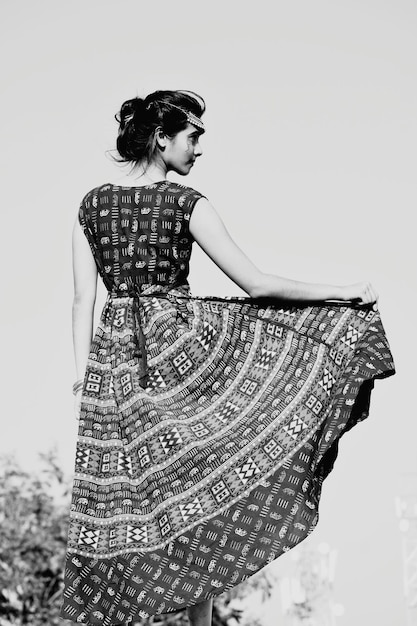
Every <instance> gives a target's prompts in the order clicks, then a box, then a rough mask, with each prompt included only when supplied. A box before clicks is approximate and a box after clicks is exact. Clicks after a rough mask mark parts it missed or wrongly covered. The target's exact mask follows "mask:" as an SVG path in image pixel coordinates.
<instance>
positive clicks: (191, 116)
mask: <svg viewBox="0 0 417 626" xmlns="http://www.w3.org/2000/svg"><path fill="white" fill-rule="evenodd" d="M166 104H168V106H170V107H175V108H176V109H179V110H180V111H182V112H183V113H184V114H185V115H186V117H187V122H189V123H190V124H192V125H193V126H197V128H201V130H205V128H204V124H203V122H202V120H201V119H200V118H199V117H197V115H194V113H191V111H187V110H186V109H183V108H182V107H179V106H177V105H176V104H171V102H166Z"/></svg>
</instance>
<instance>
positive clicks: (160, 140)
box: [155, 126, 168, 150]
mask: <svg viewBox="0 0 417 626" xmlns="http://www.w3.org/2000/svg"><path fill="white" fill-rule="evenodd" d="M155 141H156V145H157V146H158V148H159V149H160V150H165V148H166V146H167V141H168V137H167V135H165V133H164V132H163V130H162V128H161V126H158V127H157V128H156V129H155Z"/></svg>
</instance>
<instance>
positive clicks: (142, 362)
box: [109, 286, 190, 389]
mask: <svg viewBox="0 0 417 626" xmlns="http://www.w3.org/2000/svg"><path fill="white" fill-rule="evenodd" d="M171 290H173V291H174V292H175V294H172V295H175V296H177V297H183V298H187V297H188V298H189V297H190V293H189V291H188V289H187V288H185V293H184V291H183V290H182V289H181V287H180V288H178V287H175V288H172V287H171V288H170V289H169V290H160V289H155V290H151V291H145V292H141V291H140V290H139V289H135V288H133V289H132V288H131V286H129V288H128V289H126V290H123V291H122V290H117V291H116V290H113V291H111V292H110V293H109V298H110V300H111V299H113V298H126V297H127V298H132V314H133V319H134V324H135V332H136V336H137V340H138V361H139V364H138V379H139V385H140V386H141V387H142V388H143V389H146V387H147V384H148V379H149V370H148V358H147V351H146V340H145V335H144V332H143V329H142V323H141V319H140V302H141V300H142V301H143V299H145V298H164V299H170V298H169V291H171Z"/></svg>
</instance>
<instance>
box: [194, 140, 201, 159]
mask: <svg viewBox="0 0 417 626" xmlns="http://www.w3.org/2000/svg"><path fill="white" fill-rule="evenodd" d="M202 154H203V151H202V149H201V146H200V144H199V143H198V144H197V145H196V147H195V148H194V156H195V157H198V156H201V155H202Z"/></svg>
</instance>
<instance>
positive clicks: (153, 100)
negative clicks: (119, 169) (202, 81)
mask: <svg viewBox="0 0 417 626" xmlns="http://www.w3.org/2000/svg"><path fill="white" fill-rule="evenodd" d="M170 105H175V106H170ZM176 107H180V108H181V109H184V110H185V111H190V112H191V113H193V114H194V115H196V116H197V117H201V116H202V115H203V113H204V111H205V109H206V105H205V102H204V100H203V98H201V96H199V95H198V94H196V93H194V92H193V91H154V92H153V93H151V94H149V95H148V96H146V98H144V99H143V98H132V99H131V100H126V101H125V102H123V104H122V106H121V107H120V111H119V112H118V113H117V114H116V115H115V118H116V120H117V121H118V122H119V132H118V135H117V140H116V147H117V152H118V153H119V155H120V157H121V158H120V159H118V158H115V157H113V158H114V160H116V161H117V162H119V163H129V162H130V163H131V162H133V163H134V164H137V163H138V162H140V161H145V163H150V161H151V159H152V157H153V155H154V153H155V149H156V142H155V130H156V129H157V128H158V126H159V127H161V128H162V131H163V132H164V133H165V134H166V135H168V136H170V137H172V136H174V135H176V134H177V133H179V132H180V131H181V130H184V129H185V128H187V124H188V120H187V115H186V113H184V112H183V111H181V110H180V109H178V108H176Z"/></svg>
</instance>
